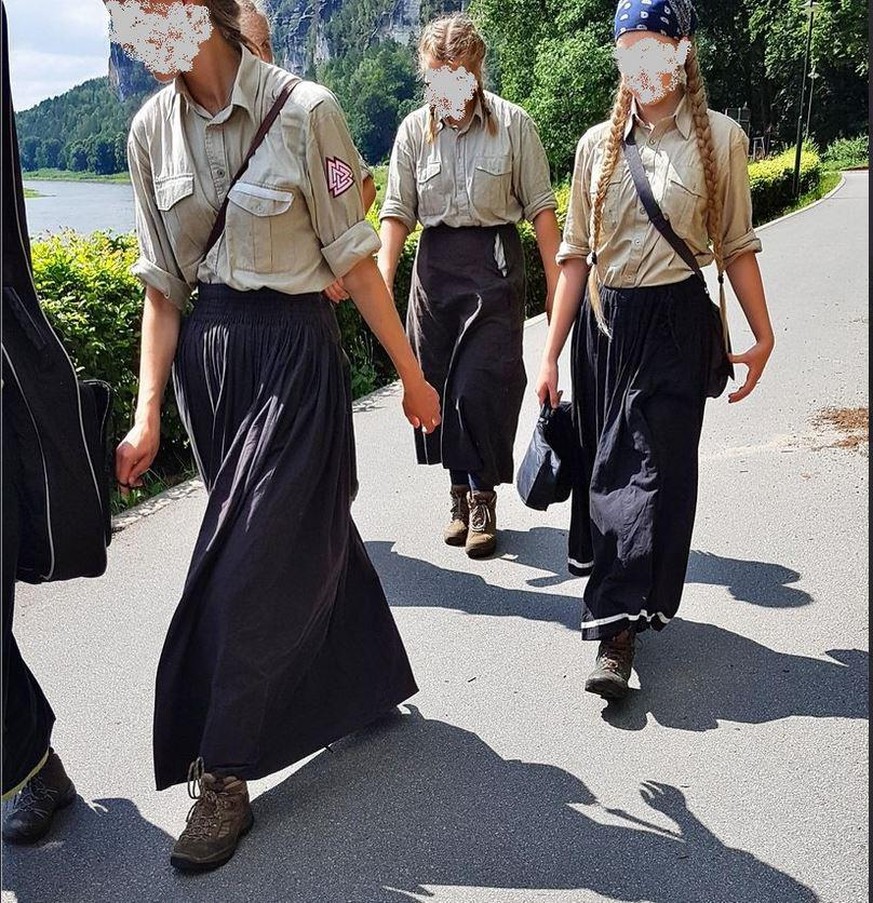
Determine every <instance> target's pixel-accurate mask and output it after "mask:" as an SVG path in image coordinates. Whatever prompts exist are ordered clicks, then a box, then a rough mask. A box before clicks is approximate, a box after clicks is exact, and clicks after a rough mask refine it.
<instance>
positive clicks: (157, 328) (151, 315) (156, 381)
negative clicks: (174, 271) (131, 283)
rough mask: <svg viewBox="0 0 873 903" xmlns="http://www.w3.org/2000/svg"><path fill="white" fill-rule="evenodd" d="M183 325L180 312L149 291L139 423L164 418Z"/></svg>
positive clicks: (142, 345) (140, 369)
mask: <svg viewBox="0 0 873 903" xmlns="http://www.w3.org/2000/svg"><path fill="white" fill-rule="evenodd" d="M180 322H181V313H180V311H179V309H178V308H177V307H176V306H175V305H173V304H172V303H170V302H169V301H168V300H167V299H166V298H165V297H164V296H163V295H162V294H161V293H160V292H158V291H157V290H155V289H152V288H147V289H146V297H145V306H144V308H143V315H142V340H141V343H140V362H139V391H138V394H137V404H136V419H137V420H139V419H143V418H149V417H158V416H160V411H161V401H162V399H163V397H164V390H165V389H166V386H167V381H168V380H169V378H170V369H171V368H172V365H173V358H174V357H175V354H176V345H177V344H178V341H179V325H180Z"/></svg>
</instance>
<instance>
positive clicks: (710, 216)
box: [685, 43, 724, 281]
mask: <svg viewBox="0 0 873 903" xmlns="http://www.w3.org/2000/svg"><path fill="white" fill-rule="evenodd" d="M685 75H686V78H687V84H688V100H689V101H690V103H691V111H692V115H693V117H694V131H695V133H696V135H697V147H698V149H699V151H700V159H701V161H702V163H703V172H704V175H705V177H706V232H707V234H708V236H709V240H710V243H711V244H712V255H713V257H714V258H715V265H716V268H717V269H718V274H719V277H721V274H722V271H723V270H724V255H723V253H722V234H721V212H722V204H721V196H720V195H719V193H718V170H717V168H716V162H715V148H714V147H713V143H712V129H711V128H710V125H709V112H708V111H709V106H708V104H707V102H706V89H705V88H704V85H703V77H702V76H701V74H700V64H699V63H698V61H697V49H696V47H695V45H694V44H693V43H692V45H691V47H690V48H689V50H688V57H687V59H686V60H685ZM719 281H721V279H720V280H719Z"/></svg>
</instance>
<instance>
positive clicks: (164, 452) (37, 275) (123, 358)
mask: <svg viewBox="0 0 873 903" xmlns="http://www.w3.org/2000/svg"><path fill="white" fill-rule="evenodd" d="M31 251H32V255H33V275H34V282H35V283H36V288H37V292H38V293H39V296H40V298H41V300H42V305H43V309H44V310H45V312H46V315H47V316H48V318H49V321H50V322H51V323H52V325H53V326H54V327H55V329H56V330H57V332H58V334H59V335H60V336H61V338H62V340H63V342H64V345H65V347H66V349H67V351H68V353H69V355H70V357H71V358H72V360H73V363H74V364H75V367H76V371H77V373H78V374H79V375H80V376H81V377H84V378H96V379H103V380H106V382H108V383H110V384H111V385H112V387H113V388H114V390H115V409H114V414H115V429H116V435H115V437H114V438H115V443H116V444H117V443H118V442H120V441H121V439H122V438H123V437H124V435H125V434H126V433H127V431H128V429H129V428H130V426H131V424H132V422H133V411H134V407H135V404H136V391H137V381H138V374H139V342H140V324H141V320H142V299H143V288H142V283H141V282H140V281H139V279H137V278H136V277H135V276H132V275H131V273H130V266H131V265H132V264H133V262H134V261H135V260H136V257H137V246H136V238H135V237H134V236H133V235H132V234H125V235H110V234H107V233H104V232H94V233H93V234H92V235H90V236H84V235H80V234H78V233H76V232H72V231H65V232H61V233H58V234H56V235H52V236H50V237H48V238H46V239H42V240H39V241H34V242H33V243H32V245H31ZM189 461H190V451H189V446H188V439H187V436H186V434H185V430H184V428H183V427H182V424H181V422H180V420H179V415H178V411H177V409H176V405H175V400H174V398H173V394H172V387H170V388H169V389H168V392H167V404H166V407H165V412H164V414H163V416H162V417H161V451H160V454H159V457H158V460H157V461H156V462H155V469H156V470H157V471H160V472H164V473H176V472H178V468H179V467H180V466H181V465H185V464H187V462H189Z"/></svg>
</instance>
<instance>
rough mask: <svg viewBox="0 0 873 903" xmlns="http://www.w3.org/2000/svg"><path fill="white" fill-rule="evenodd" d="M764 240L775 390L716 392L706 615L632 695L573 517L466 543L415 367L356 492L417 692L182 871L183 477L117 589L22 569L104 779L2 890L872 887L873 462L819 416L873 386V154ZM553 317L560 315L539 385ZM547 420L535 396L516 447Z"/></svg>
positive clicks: (90, 779) (750, 898)
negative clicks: (601, 663) (161, 780)
mask: <svg viewBox="0 0 873 903" xmlns="http://www.w3.org/2000/svg"><path fill="white" fill-rule="evenodd" d="M761 238H762V241H763V245H764V253H763V254H762V255H761V257H760V262H761V267H762V270H763V273H764V279H765V284H766V287H767V294H768V299H769V304H770V309H771V312H772V317H773V321H774V324H775V330H776V336H777V340H776V351H775V354H774V357H773V358H772V359H771V362H770V365H769V367H768V369H767V372H766V375H765V378H764V379H763V381H762V382H761V383H760V385H759V387H758V388H757V390H756V391H755V392H754V393H753V394H752V396H751V397H750V398H748V399H747V400H746V401H744V402H742V403H740V404H739V405H728V404H727V401H726V397H723V398H721V399H718V400H715V401H710V402H709V406H708V413H707V422H706V424H705V428H704V430H705V436H704V439H703V442H702V447H701V468H702V469H701V479H700V502H699V508H698V517H697V522H696V526H695V532H694V539H693V543H692V552H691V560H690V565H689V570H688V579H687V587H686V592H685V596H684V599H683V603H682V608H681V610H680V616H679V617H678V618H677V619H676V620H675V621H674V622H673V623H672V624H671V625H670V626H669V628H668V629H666V630H665V631H663V632H662V633H661V634H658V635H653V634H651V633H647V634H646V635H645V636H644V637H643V640H642V644H641V650H640V653H639V655H638V661H637V667H636V675H635V677H634V686H635V687H638V688H639V689H636V690H635V691H634V692H633V694H632V696H631V697H630V698H629V700H627V701H626V703H625V704H624V705H623V706H621V707H619V706H617V705H610V706H605V705H604V704H603V703H602V701H600V700H599V699H598V698H596V697H593V696H591V695H589V694H586V693H584V692H583V691H582V682H583V679H584V676H585V674H586V673H587V671H588V669H589V667H590V663H591V660H592V658H593V654H594V646H593V645H592V644H583V643H582V642H581V640H580V636H579V632H578V630H577V620H578V616H579V613H578V598H579V596H580V594H581V592H582V589H583V586H584V580H582V579H574V578H570V577H569V576H568V575H567V573H566V571H565V566H564V561H565V556H566V546H565V542H566V529H567V525H568V508H567V506H559V507H556V508H553V509H551V510H549V511H548V512H547V513H545V514H537V513H535V512H532V511H529V510H527V509H525V508H524V507H523V506H522V504H521V503H520V501H519V500H518V498H517V495H516V493H515V490H514V488H513V487H504V488H503V489H502V491H501V494H500V506H499V523H500V526H501V528H502V532H501V541H502V545H501V554H500V556H499V557H497V558H495V559H494V560H491V561H486V562H480V563H473V562H471V561H469V560H467V558H466V557H465V556H464V554H463V552H462V551H461V550H457V549H451V548H449V547H447V546H444V545H443V544H442V542H441V541H440V538H439V536H440V530H441V527H442V523H443V520H444V515H445V513H446V505H445V502H446V498H447V494H446V486H445V484H446V479H445V477H444V474H443V472H442V471H441V470H440V469H436V468H417V467H416V466H415V464H414V458H413V454H412V437H411V434H410V432H409V430H408V428H407V426H406V425H405V421H404V420H403V419H402V416H401V412H400V406H399V398H398V394H397V390H396V388H389V389H387V390H385V391H383V392H381V393H377V394H376V395H375V396H373V397H371V398H369V399H367V400H365V401H364V402H362V403H361V404H359V405H358V411H357V415H356V430H357V440H358V451H359V461H360V471H361V477H362V489H361V493H360V496H359V498H358V500H357V502H356V503H355V509H354V511H355V517H356V520H357V523H358V525H359V526H360V529H361V532H362V534H363V536H364V538H365V540H366V542H367V545H368V548H369V551H370V554H371V555H372V557H373V560H374V561H375V563H376V566H377V568H378V570H379V572H380V574H381V575H382V578H383V581H384V584H385V587H386V590H387V593H388V596H389V599H390V601H391V604H392V606H393V610H394V614H395V617H396V618H397V621H398V623H399V626H400V629H401V631H402V633H403V636H404V638H405V641H406V644H407V647H408V650H409V653H410V656H411V659H412V662H413V665H414V668H415V672H416V675H417V678H418V682H419V684H420V686H421V692H420V693H419V694H418V695H417V696H415V697H414V698H413V699H412V700H410V704H409V705H405V706H403V707H402V711H401V712H400V713H398V715H397V716H396V717H395V718H394V719H392V720H390V721H389V722H386V723H383V724H381V725H380V726H378V727H374V728H372V729H369V730H368V731H367V732H365V733H363V734H360V735H357V736H354V737H351V738H347V739H346V740H344V741H342V742H340V743H338V744H336V746H335V747H334V748H333V751H331V752H323V753H321V754H319V755H317V756H315V757H313V758H311V759H309V760H308V761H306V762H305V763H302V764H300V765H298V766H297V767H296V768H294V769H289V770H287V771H285V772H282V773H281V774H279V775H276V776H274V777H273V778H271V779H269V780H265V781H259V782H257V783H256V784H254V785H253V786H252V790H253V795H254V796H255V800H254V811H255V816H256V827H255V830H254V831H253V832H252V834H251V835H250V836H249V837H248V838H247V839H246V840H245V841H244V842H243V844H242V846H241V848H240V850H239V851H238V854H237V856H236V857H235V858H234V860H233V861H232V862H231V863H230V864H229V865H227V866H226V867H225V868H223V869H220V870H219V871H217V872H215V873H212V874H211V875H208V876H201V877H193V878H191V877H183V876H179V875H177V874H175V873H174V871H173V870H172V869H171V868H170V866H169V862H168V854H169V850H170V846H171V843H172V839H173V838H174V837H175V836H176V835H177V833H178V832H179V831H180V829H181V828H182V826H183V824H184V819H185V813H186V812H187V807H188V800H187V797H186V793H185V788H184V787H178V788H174V789H172V790H169V791H166V792H164V793H157V792H155V790H154V789H153V783H152V765H151V750H150V725H151V715H152V694H153V679H154V674H155V666H156V663H157V659H158V655H159V652H160V648H161V643H162V641H163V637H164V633H165V630H166V627H167V624H168V622H169V620H170V616H171V614H172V611H173V608H174V606H175V604H176V601H177V597H178V594H179V591H180V588H181V586H182V581H183V578H184V574H185V570H186V566H187V563H188V558H189V554H190V551H191V549H192V546H193V543H194V539H195V535H196V531H197V527H198V522H199V518H200V516H201V514H202V511H203V508H204V494H203V491H202V489H200V488H197V487H195V488H194V489H193V490H192V489H190V488H189V490H188V491H187V493H186V492H185V491H182V492H176V493H174V495H175V496H176V498H174V499H173V500H171V501H169V502H165V503H163V504H162V503H158V505H154V506H153V508H154V509H155V510H154V511H153V513H151V514H150V515H149V516H147V517H142V518H140V519H139V520H136V521H134V522H133V523H131V524H129V525H128V526H127V527H126V528H125V529H124V530H123V531H122V532H120V533H118V534H117V535H116V538H115V541H114V543H113V546H112V550H111V563H110V567H109V571H108V572H107V574H106V575H105V576H104V577H102V578H101V579H99V580H92V581H74V582H70V583H67V584H59V585H50V586H42V587H28V586H21V587H20V589H19V600H20V601H19V608H18V613H17V624H16V632H17V635H18V638H19V642H20V644H21V645H22V647H23V650H24V654H25V656H26V658H27V660H28V661H29V663H30V665H31V667H32V668H33V670H34V671H35V672H36V674H37V675H39V678H40V680H41V681H42V682H43V685H44V687H45V689H46V691H47V693H48V695H49V697H50V699H51V700H52V702H53V704H54V707H55V710H56V713H57V716H58V723H57V728H56V733H55V740H54V742H55V746H56V747H57V749H58V750H59V751H60V752H61V754H62V756H63V758H64V761H65V763H66V766H67V768H68V770H69V772H70V774H71V776H72V777H73V778H74V780H75V782H76V785H77V787H78V790H79V793H80V794H81V799H79V800H78V801H77V802H76V804H75V805H74V806H73V807H71V809H69V810H67V811H66V812H64V813H63V814H62V815H61V816H60V817H59V818H58V822H57V829H56V830H55V831H54V834H53V836H52V838H51V839H50V840H47V841H45V842H43V843H42V844H41V845H40V846H38V847H37V848H34V849H26V850H18V849H9V848H6V849H5V850H4V853H3V864H4V874H3V901H7V900H9V901H12V900H15V899H17V900H19V901H21V903H45V901H58V903H78V901H125V903H126V901H177V900H178V901H187V900H191V901H204V903H205V901H209V903H212V901H222V903H224V901H227V903H232V901H239V903H243V901H245V903H248V901H258V903H262V901H263V903H274V901H275V903H286V901H287V903H346V901H354V903H401V901H409V900H413V901H429V903H486V901H487V903H534V901H536V903H558V901H561V903H571V901H572V903H601V901H650V903H765V901H766V903H794V901H822V903H860V901H862V900H867V899H868V896H867V881H866V868H867V846H866V838H867V781H866V761H867V666H868V652H867V651H866V650H867V599H868V596H867V551H866V550H867V539H868V537H867V520H866V511H867V481H866V474H867V466H868V460H867V457H866V454H865V451H864V449H863V448H862V449H861V450H860V451H859V450H858V449H854V450H853V449H845V448H836V447H833V441H834V440H835V438H837V437H836V434H834V433H832V432H828V431H826V430H824V431H823V430H821V429H819V428H817V427H816V426H815V425H814V423H813V420H812V418H813V415H814V414H815V412H816V411H818V410H820V409H821V408H823V407H826V406H829V405H836V406H856V405H866V404H867V396H866V384H867V379H866V375H867V348H868V346H867V330H868V309H867V271H866V265H865V261H866V260H867V252H868V235H867V175H866V173H849V174H847V175H846V180H845V183H844V184H843V185H842V186H841V187H840V188H839V189H838V190H837V192H836V193H835V194H834V195H833V196H831V197H830V198H828V199H826V200H824V201H823V202H821V203H819V204H817V205H815V206H814V207H812V208H811V209H808V210H806V211H803V212H801V213H799V214H797V215H794V216H791V217H789V218H786V219H784V220H782V221H780V222H777V223H775V224H771V225H770V226H768V227H766V228H763V229H762V230H761ZM730 301H731V321H732V324H733V335H734V343H735V347H746V344H747V342H748V336H749V333H748V330H747V328H746V327H745V321H744V320H743V319H742V314H741V311H740V310H739V306H738V305H737V304H736V302H735V300H734V299H733V297H731V298H730ZM544 336H545V324H544V322H543V321H542V319H539V320H534V321H532V322H531V324H530V325H529V327H528V331H527V333H526V343H527V344H526V347H527V361H528V367H529V373H530V378H531V381H532V380H533V378H534V375H535V372H536V366H537V362H538V357H539V353H540V349H541V347H542V343H543V340H544ZM740 369H741V370H743V371H744V368H740ZM562 372H563V374H566V372H567V371H566V368H565V369H564V370H563V371H562ZM564 382H565V383H566V375H565V376H564ZM536 413H537V405H536V402H535V400H534V397H533V395H532V393H531V394H530V395H529V396H528V400H527V402H526V404H525V408H524V413H523V417H522V422H521V426H520V429H519V438H518V444H517V450H518V453H519V455H520V454H521V453H522V451H523V448H524V446H525V445H526V441H527V439H528V437H529V435H530V431H531V429H532V426H533V423H534V420H535V418H536Z"/></svg>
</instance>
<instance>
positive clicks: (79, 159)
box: [67, 141, 88, 172]
mask: <svg viewBox="0 0 873 903" xmlns="http://www.w3.org/2000/svg"><path fill="white" fill-rule="evenodd" d="M67 165H68V166H69V167H70V169H72V170H73V171H74V172H84V171H85V170H86V169H87V168H88V148H87V147H86V146H85V142H84V141H76V142H75V143H74V144H72V145H71V146H70V148H69V150H68V151H67Z"/></svg>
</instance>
